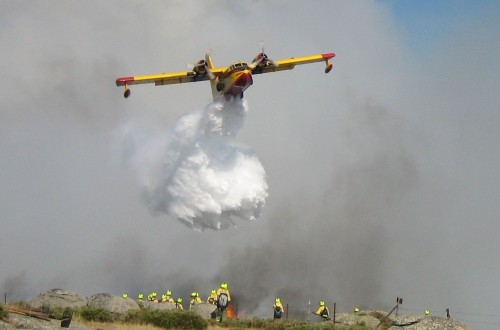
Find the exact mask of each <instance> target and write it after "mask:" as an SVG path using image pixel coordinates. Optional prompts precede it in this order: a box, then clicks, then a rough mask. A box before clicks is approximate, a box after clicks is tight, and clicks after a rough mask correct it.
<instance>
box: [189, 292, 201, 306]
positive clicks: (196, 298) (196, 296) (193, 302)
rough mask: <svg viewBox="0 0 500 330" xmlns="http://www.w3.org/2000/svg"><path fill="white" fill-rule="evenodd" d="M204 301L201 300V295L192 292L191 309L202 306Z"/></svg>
mask: <svg viewBox="0 0 500 330" xmlns="http://www.w3.org/2000/svg"><path fill="white" fill-rule="evenodd" d="M202 302H203V301H202V300H201V298H200V294H199V293H198V292H191V302H190V303H189V309H191V307H193V305H196V304H200V303H202Z"/></svg>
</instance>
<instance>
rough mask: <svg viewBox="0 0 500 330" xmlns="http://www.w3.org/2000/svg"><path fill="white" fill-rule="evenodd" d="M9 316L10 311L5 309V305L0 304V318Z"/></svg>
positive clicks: (3, 318)
mask: <svg viewBox="0 0 500 330" xmlns="http://www.w3.org/2000/svg"><path fill="white" fill-rule="evenodd" d="M7 316H9V312H8V311H6V310H5V309H3V306H2V305H0V320H5V319H6V318H7Z"/></svg>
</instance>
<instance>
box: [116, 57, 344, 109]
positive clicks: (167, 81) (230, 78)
mask: <svg viewBox="0 0 500 330" xmlns="http://www.w3.org/2000/svg"><path fill="white" fill-rule="evenodd" d="M334 56H335V53H326V54H318V55H311V56H304V57H295V58H294V57H292V58H289V59H283V60H278V61H273V60H272V59H270V58H269V57H268V56H267V54H265V53H264V49H262V52H261V53H259V54H257V56H256V57H255V58H254V60H253V61H252V63H251V64H248V63H246V62H236V63H234V64H232V65H230V66H228V67H221V68H216V67H215V66H214V64H213V62H212V58H211V57H210V55H209V54H206V55H205V59H204V60H200V61H198V62H197V63H196V64H195V65H194V66H193V68H192V70H191V71H184V72H173V73H160V74H152V75H144V76H135V77H122V78H118V79H116V86H124V87H125V92H124V93H123V96H124V97H125V98H128V97H129V96H130V89H129V85H137V84H150V83H154V84H155V85H156V86H160V85H171V84H182V83H189V82H197V81H206V80H210V84H211V86H212V95H213V98H214V100H216V99H218V98H219V97H220V96H222V95H224V96H225V98H226V99H229V98H230V97H231V96H239V97H240V98H243V92H244V91H245V90H246V89H247V88H248V87H250V85H252V84H253V79H252V75H254V74H261V73H268V72H276V71H282V70H291V69H293V68H294V67H295V66H296V65H299V64H308V63H314V62H321V61H325V64H326V68H325V73H328V72H330V71H331V70H332V68H333V64H332V63H330V59H331V58H333V57H334Z"/></svg>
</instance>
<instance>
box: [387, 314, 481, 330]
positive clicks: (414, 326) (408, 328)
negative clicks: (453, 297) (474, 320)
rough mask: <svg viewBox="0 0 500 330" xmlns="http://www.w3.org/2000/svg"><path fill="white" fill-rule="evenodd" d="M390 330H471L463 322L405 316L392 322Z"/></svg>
mask: <svg viewBox="0 0 500 330" xmlns="http://www.w3.org/2000/svg"><path fill="white" fill-rule="evenodd" d="M389 329H391V330H396V329H405V330H427V329H432V330H449V329H453V330H471V329H472V328H471V327H469V326H468V325H466V324H465V323H463V322H460V321H457V320H454V319H452V318H448V317H440V316H422V315H406V316H399V317H396V318H394V319H393V320H392V326H391V327H390V328H389Z"/></svg>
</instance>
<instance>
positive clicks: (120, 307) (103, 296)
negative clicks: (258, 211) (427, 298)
mask: <svg viewBox="0 0 500 330" xmlns="http://www.w3.org/2000/svg"><path fill="white" fill-rule="evenodd" d="M139 303H140V304H141V305H142V308H150V309H173V308H175V307H174V305H173V304H168V303H163V304H161V303H160V304H158V303H153V302H149V301H145V302H139ZM139 303H138V302H137V301H135V300H133V299H131V298H122V297H117V296H113V295H110V294H107V293H99V294H95V295H93V296H91V297H90V298H84V297H82V296H80V295H78V294H76V293H73V292H70V291H67V290H62V289H53V290H50V291H48V292H45V293H43V294H40V295H39V296H38V297H36V298H35V299H33V300H32V301H31V302H30V305H31V307H32V308H34V309H38V310H44V309H45V310H48V309H52V308H55V307H58V308H63V309H64V308H66V307H69V308H78V307H83V306H87V305H88V306H93V307H97V308H102V309H105V310H107V311H109V312H111V313H114V314H115V315H117V316H120V315H125V314H126V313H127V312H128V311H131V310H139V309H140V307H139ZM194 307H195V308H194V311H195V312H197V313H198V314H200V315H201V316H202V317H204V318H206V319H208V318H210V313H212V311H213V310H214V309H215V306H214V305H210V304H199V305H196V306H194ZM386 315H387V313H386V312H383V311H361V312H359V313H357V314H346V313H341V314H337V315H336V320H335V321H336V323H337V324H339V325H356V324H360V323H363V324H365V325H367V326H369V327H370V328H372V329H375V328H376V327H377V326H378V325H379V323H380V320H381V319H384V318H385V316H386ZM384 325H385V326H386V327H388V329H390V330H396V329H405V330H428V329H431V330H452V329H453V330H471V328H470V327H469V326H467V325H465V324H464V323H462V322H460V321H457V320H453V319H451V318H446V317H437V316H423V315H405V316H398V317H395V316H393V315H390V316H389V317H387V318H386V320H385V322H384ZM70 328H71V329H76V330H94V329H93V328H90V327H88V326H86V325H84V324H81V323H79V322H77V321H75V320H72V321H71V325H70ZM380 328H381V327H379V329H380ZM12 329H36V330H42V329H47V330H52V329H61V321H60V320H53V319H51V320H42V319H39V318H35V317H30V316H25V315H19V314H15V313H9V317H8V322H6V321H0V330H12Z"/></svg>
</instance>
